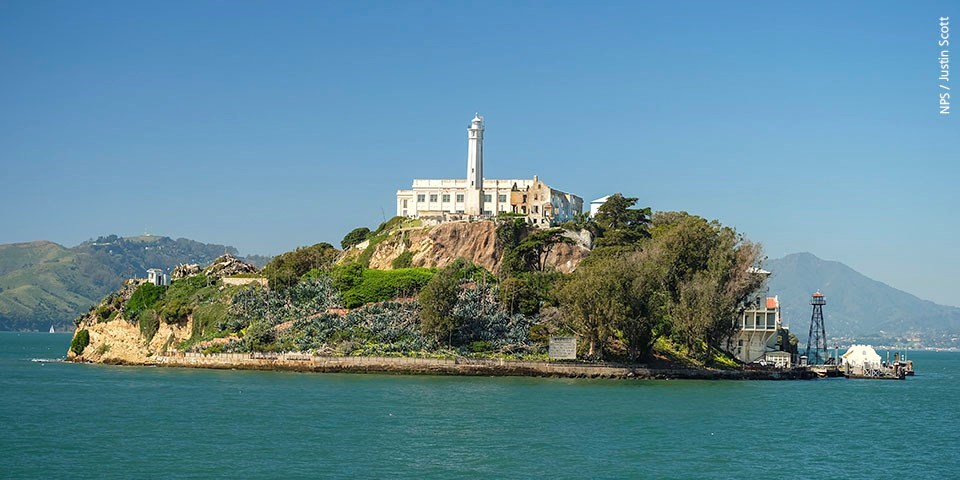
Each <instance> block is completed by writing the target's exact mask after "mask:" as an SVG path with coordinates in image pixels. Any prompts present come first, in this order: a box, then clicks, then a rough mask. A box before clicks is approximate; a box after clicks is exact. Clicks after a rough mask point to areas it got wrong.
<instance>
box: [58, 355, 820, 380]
mask: <svg viewBox="0 0 960 480" xmlns="http://www.w3.org/2000/svg"><path fill="white" fill-rule="evenodd" d="M70 361H74V362H78V363H101V364H109V365H131V366H157V367H172V368H208V369H218V370H266V371H295V372H312V373H377V374H397V375H456V376H504V377H506V376H514V377H516V376H522V377H547V378H591V379H593V378H596V379H619V380H628V379H630V380H667V379H670V380H673V379H675V380H808V379H813V378H816V376H815V375H813V374H812V373H811V372H809V371H808V370H801V369H793V370H711V369H692V368H649V367H645V366H640V365H636V366H621V365H601V364H584V363H550V362H525V361H514V360H495V359H462V358H457V359H434V358H412V357H320V356H311V355H305V354H282V355H281V354H239V353H233V354H212V355H202V354H184V355H175V356H159V355H158V356H154V357H151V358H149V359H146V360H145V361H143V362H139V361H138V362H133V361H127V360H122V359H118V358H109V359H103V360H102V361H100V362H94V361H89V360H86V359H84V358H83V357H78V358H72V359H70Z"/></svg>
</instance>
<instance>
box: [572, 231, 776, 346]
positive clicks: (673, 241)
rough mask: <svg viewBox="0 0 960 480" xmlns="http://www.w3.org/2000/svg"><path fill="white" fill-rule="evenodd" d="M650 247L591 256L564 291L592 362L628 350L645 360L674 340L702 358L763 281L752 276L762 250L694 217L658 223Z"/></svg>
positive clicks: (728, 332)
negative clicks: (616, 348) (662, 339)
mask: <svg viewBox="0 0 960 480" xmlns="http://www.w3.org/2000/svg"><path fill="white" fill-rule="evenodd" d="M653 223H654V226H653V228H652V229H651V234H652V237H651V238H650V239H649V240H648V241H645V242H644V243H643V244H642V248H640V249H639V250H637V249H636V248H629V249H609V250H607V251H605V252H603V253H602V254H599V255H591V257H589V258H587V259H586V260H585V261H584V262H583V263H581V264H580V266H579V267H578V268H577V271H576V272H574V273H573V274H572V275H570V276H569V277H568V278H567V279H565V281H563V282H562V284H561V286H560V287H559V288H558V290H557V297H558V300H559V302H560V306H561V310H562V311H563V314H564V319H565V321H566V322H567V325H568V326H569V327H570V328H571V329H572V330H574V331H575V332H577V333H578V334H580V335H581V336H583V337H584V338H585V339H586V340H587V341H588V345H589V352H588V355H591V356H594V357H597V358H600V357H602V356H603V354H604V350H605V349H606V348H608V347H610V346H611V343H612V342H614V340H616V343H618V344H620V343H622V347H623V349H624V352H625V353H626V354H627V356H628V357H629V358H630V359H632V360H636V359H641V358H643V357H644V356H645V355H646V354H647V353H649V351H650V348H651V346H652V345H653V343H654V341H655V340H656V338H657V337H659V336H661V335H669V336H670V338H671V339H673V340H674V341H675V342H678V343H679V344H681V345H684V346H685V347H686V348H687V350H688V352H689V353H690V354H692V355H694V356H696V357H700V358H706V356H707V354H708V353H709V351H710V349H711V348H716V347H718V346H719V345H720V344H721V343H722V340H723V339H724V338H727V337H729V336H730V335H731V334H733V333H734V332H735V329H736V324H735V322H734V319H735V318H736V317H737V316H739V314H740V312H742V309H743V308H744V306H745V305H746V302H747V300H748V298H749V297H750V296H751V295H752V294H753V293H754V292H756V290H757V289H758V288H759V287H760V284H761V283H762V278H761V277H759V276H758V275H755V274H752V273H750V267H752V266H755V265H757V263H758V262H759V257H760V247H759V246H758V245H756V244H754V243H752V242H749V241H748V240H746V239H744V238H743V237H742V236H740V235H737V233H736V232H735V231H734V230H733V229H731V228H729V227H723V226H722V225H720V224H719V223H718V222H710V221H707V220H705V219H703V218H700V217H697V216H694V215H689V214H686V213H675V212H670V213H665V214H662V215H661V214H658V215H657V216H655V217H654V222H653Z"/></svg>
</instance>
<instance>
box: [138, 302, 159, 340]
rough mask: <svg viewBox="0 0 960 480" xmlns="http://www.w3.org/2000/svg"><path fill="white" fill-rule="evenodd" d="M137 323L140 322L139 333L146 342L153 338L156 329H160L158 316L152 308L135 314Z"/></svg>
mask: <svg viewBox="0 0 960 480" xmlns="http://www.w3.org/2000/svg"><path fill="white" fill-rule="evenodd" d="M137 323H139V324H140V335H143V338H145V339H146V340H147V342H149V341H151V340H153V336H154V335H156V334H157V330H160V317H159V316H158V315H157V312H155V311H153V310H144V311H142V312H140V315H137Z"/></svg>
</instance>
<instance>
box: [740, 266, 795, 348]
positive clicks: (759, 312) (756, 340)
mask: <svg viewBox="0 0 960 480" xmlns="http://www.w3.org/2000/svg"><path fill="white" fill-rule="evenodd" d="M767 273H769V272H767ZM765 300H766V301H761V302H758V303H757V304H756V305H753V306H751V307H749V308H747V309H746V310H744V311H743V315H741V316H740V319H739V320H738V321H739V325H738V327H739V329H738V330H737V333H736V334H735V335H734V336H733V337H732V338H730V339H729V340H728V342H729V343H730V347H729V351H730V353H732V354H733V355H734V356H735V357H737V359H738V360H740V361H741V362H744V363H750V362H755V361H759V360H765V359H766V353H767V352H768V351H769V350H770V349H771V347H770V346H769V345H768V344H769V343H771V340H773V341H775V340H776V338H775V337H776V336H777V331H778V330H779V329H780V328H781V327H782V323H781V319H780V299H779V298H778V297H766V298H765Z"/></svg>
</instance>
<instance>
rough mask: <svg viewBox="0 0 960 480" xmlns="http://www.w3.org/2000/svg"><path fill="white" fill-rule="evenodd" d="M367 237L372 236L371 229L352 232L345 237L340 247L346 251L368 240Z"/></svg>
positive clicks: (365, 228) (356, 229) (360, 228)
mask: <svg viewBox="0 0 960 480" xmlns="http://www.w3.org/2000/svg"><path fill="white" fill-rule="evenodd" d="M367 235H370V229H369V228H367V227H359V228H354V229H353V230H350V233H348V234H346V235H345V236H344V237H343V240H341V241H340V246H341V247H342V248H343V249H344V250H346V249H348V248H350V247H352V246H354V245H356V244H358V243H360V242H362V241H364V240H366V239H367Z"/></svg>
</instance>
